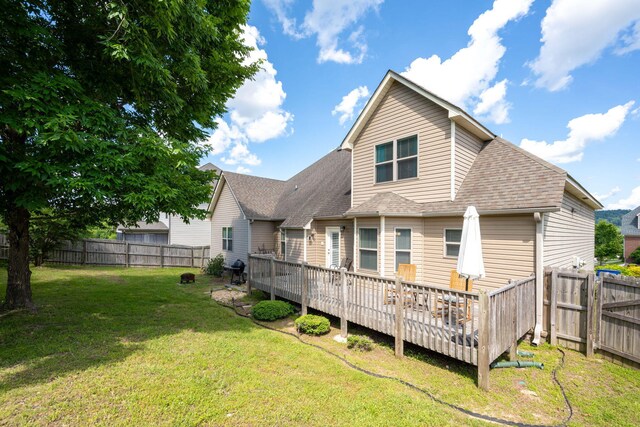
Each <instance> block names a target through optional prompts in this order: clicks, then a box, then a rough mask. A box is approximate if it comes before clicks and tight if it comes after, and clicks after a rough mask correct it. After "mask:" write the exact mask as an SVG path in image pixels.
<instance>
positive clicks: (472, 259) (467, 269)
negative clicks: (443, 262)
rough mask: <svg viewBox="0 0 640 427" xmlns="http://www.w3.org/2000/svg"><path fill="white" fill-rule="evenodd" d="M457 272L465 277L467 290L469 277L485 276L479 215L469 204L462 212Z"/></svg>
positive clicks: (479, 277)
mask: <svg viewBox="0 0 640 427" xmlns="http://www.w3.org/2000/svg"><path fill="white" fill-rule="evenodd" d="M456 271H457V272H458V274H459V275H460V276H462V277H466V279H467V286H466V290H467V291H468V290H469V279H482V278H483V277H484V276H485V272H484V261H483V260H482V239H481V237H480V215H478V211H477V210H476V208H475V207H473V206H469V207H468V208H467V211H466V212H465V213H464V224H463V225H462V239H461V241H460V253H459V254H458V266H457V268H456Z"/></svg>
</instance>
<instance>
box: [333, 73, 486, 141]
mask: <svg viewBox="0 0 640 427" xmlns="http://www.w3.org/2000/svg"><path fill="white" fill-rule="evenodd" d="M394 83H398V84H402V85H404V86H406V87H407V88H409V89H411V90H413V91H414V92H416V93H418V94H420V95H422V96H423V97H424V98H426V99H428V100H429V101H431V102H433V103H435V104H437V105H439V106H440V107H442V108H444V109H445V110H447V111H448V113H449V118H450V119H451V120H453V121H454V122H456V123H457V124H459V125H460V126H462V127H464V128H465V129H467V130H469V131H470V132H471V133H473V134H474V135H476V136H478V137H479V138H481V139H483V140H484V141H489V140H492V139H493V138H495V134H494V133H493V132H491V131H490V130H489V129H487V128H486V127H485V126H484V125H482V124H481V123H480V122H478V121H477V120H476V119H475V118H473V117H472V116H471V115H469V114H468V113H467V112H466V111H464V110H463V109H462V108H460V107H458V106H456V105H454V104H452V103H451V102H449V101H447V100H445V99H444V98H441V97H439V96H438V95H436V94H434V93H433V92H431V91H429V90H427V89H425V88H424V87H422V86H420V85H419V84H417V83H415V82H414V81H412V80H410V79H408V78H406V77H405V76H403V75H401V74H399V73H397V72H395V71H393V70H388V71H387V73H386V74H385V76H384V78H383V79H382V81H381V82H380V84H379V85H378V87H377V88H376V90H375V91H374V93H373V95H371V98H369V100H368V101H367V103H366V104H365V106H364V108H363V109H362V111H361V112H360V114H359V115H358V118H357V119H356V121H355V122H354V123H353V126H352V127H351V129H350V130H349V132H348V133H347V135H346V136H345V138H344V140H343V141H342V143H341V144H340V149H342V150H352V149H353V146H354V143H355V141H356V139H357V137H358V135H359V134H360V132H361V131H362V129H364V126H365V125H366V123H367V122H368V121H369V119H370V118H371V116H372V115H373V113H374V112H375V110H376V109H377V107H378V106H379V105H380V103H381V102H382V100H383V99H384V97H385V95H386V94H387V92H388V91H389V89H390V88H391V86H392V85H393V84H394Z"/></svg>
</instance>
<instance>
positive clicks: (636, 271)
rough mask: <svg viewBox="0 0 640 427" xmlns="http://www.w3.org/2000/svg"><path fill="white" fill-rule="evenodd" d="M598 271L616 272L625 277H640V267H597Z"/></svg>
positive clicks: (612, 265)
mask: <svg viewBox="0 0 640 427" xmlns="http://www.w3.org/2000/svg"><path fill="white" fill-rule="evenodd" d="M596 270H615V271H619V272H620V274H622V275H623V276H631V277H640V265H628V266H624V265H616V264H610V265H601V266H598V267H596Z"/></svg>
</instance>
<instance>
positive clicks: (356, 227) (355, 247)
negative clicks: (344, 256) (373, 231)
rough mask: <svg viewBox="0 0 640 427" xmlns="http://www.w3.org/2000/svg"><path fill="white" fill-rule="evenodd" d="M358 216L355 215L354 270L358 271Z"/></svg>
mask: <svg viewBox="0 0 640 427" xmlns="http://www.w3.org/2000/svg"><path fill="white" fill-rule="evenodd" d="M358 237H359V236H358V218H356V217H353V271H354V272H357V271H358V258H357V257H356V256H357V255H358V243H357V242H356V239H357V238H358Z"/></svg>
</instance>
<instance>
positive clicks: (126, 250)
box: [124, 242, 129, 267]
mask: <svg viewBox="0 0 640 427" xmlns="http://www.w3.org/2000/svg"><path fill="white" fill-rule="evenodd" d="M124 265H125V267H129V242H125V244H124Z"/></svg>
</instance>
